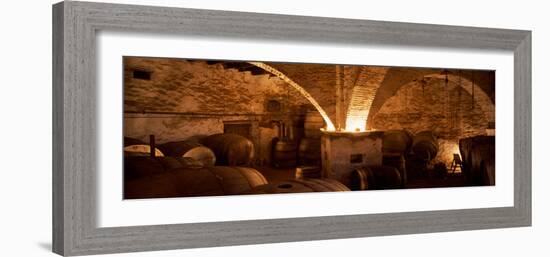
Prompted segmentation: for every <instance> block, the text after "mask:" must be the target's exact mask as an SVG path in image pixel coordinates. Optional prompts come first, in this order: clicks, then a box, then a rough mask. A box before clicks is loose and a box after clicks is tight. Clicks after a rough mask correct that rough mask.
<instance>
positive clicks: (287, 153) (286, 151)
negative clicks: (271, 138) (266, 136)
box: [272, 140, 297, 168]
mask: <svg viewBox="0 0 550 257" xmlns="http://www.w3.org/2000/svg"><path fill="white" fill-rule="evenodd" d="M296 155H297V152H296V143H294V142H292V141H285V140H279V141H277V143H275V146H273V159H272V163H273V166H275V167H276V168H288V167H296V163H297V156H296Z"/></svg>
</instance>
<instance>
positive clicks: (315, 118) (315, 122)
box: [304, 110, 326, 138]
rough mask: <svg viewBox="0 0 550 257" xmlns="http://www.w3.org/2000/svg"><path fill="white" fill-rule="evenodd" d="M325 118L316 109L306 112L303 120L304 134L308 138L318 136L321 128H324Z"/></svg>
mask: <svg viewBox="0 0 550 257" xmlns="http://www.w3.org/2000/svg"><path fill="white" fill-rule="evenodd" d="M325 126H326V125H325V120H324V119H323V116H321V114H320V113H319V112H318V111H317V110H312V111H308V112H307V113H306V117H305V120H304V135H305V137H309V138H320V137H321V130H320V129H321V128H324V127H325Z"/></svg>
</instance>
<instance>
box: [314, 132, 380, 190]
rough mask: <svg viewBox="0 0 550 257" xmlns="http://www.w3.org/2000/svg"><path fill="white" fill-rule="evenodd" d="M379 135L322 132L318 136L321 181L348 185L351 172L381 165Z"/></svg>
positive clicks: (371, 133)
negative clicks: (328, 179)
mask: <svg viewBox="0 0 550 257" xmlns="http://www.w3.org/2000/svg"><path fill="white" fill-rule="evenodd" d="M383 135H384V133H383V132H356V133H349V132H335V131H323V133H322V136H321V158H322V159H321V163H322V172H321V173H322V177H323V178H331V179H336V180H338V181H340V182H341V183H342V184H344V185H346V186H349V185H350V174H351V172H352V171H353V170H355V169H356V168H359V167H363V166H366V165H382V137H383Z"/></svg>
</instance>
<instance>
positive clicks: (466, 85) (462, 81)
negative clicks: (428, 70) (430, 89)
mask: <svg viewBox="0 0 550 257" xmlns="http://www.w3.org/2000/svg"><path fill="white" fill-rule="evenodd" d="M424 77H425V78H438V79H445V75H442V74H430V75H426V76H424ZM447 78H448V79H449V83H453V84H455V85H460V86H461V87H462V89H464V90H465V91H466V92H468V94H470V95H472V94H473V96H474V101H475V102H476V104H478V105H479V107H481V109H482V110H483V113H484V114H485V118H486V119H487V120H488V121H495V104H494V103H493V101H492V100H491V98H490V97H489V96H488V95H487V93H485V91H483V89H481V87H480V86H479V85H478V84H476V83H475V82H472V80H471V79H469V78H466V77H464V76H459V75H456V74H448V76H447ZM472 85H473V87H472ZM472 90H473V91H472Z"/></svg>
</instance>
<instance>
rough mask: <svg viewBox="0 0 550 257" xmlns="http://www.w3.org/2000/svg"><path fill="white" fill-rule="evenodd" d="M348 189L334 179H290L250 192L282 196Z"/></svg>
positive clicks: (256, 188)
mask: <svg viewBox="0 0 550 257" xmlns="http://www.w3.org/2000/svg"><path fill="white" fill-rule="evenodd" d="M345 191H350V189H349V188H348V187H346V186H345V185H343V184H342V183H340V182H338V181H336V180H333V179H289V180H286V181H281V182H276V183H273V184H266V185H261V186H257V187H255V188H253V189H252V190H250V191H249V193H250V194H281V193H307V192H345Z"/></svg>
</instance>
